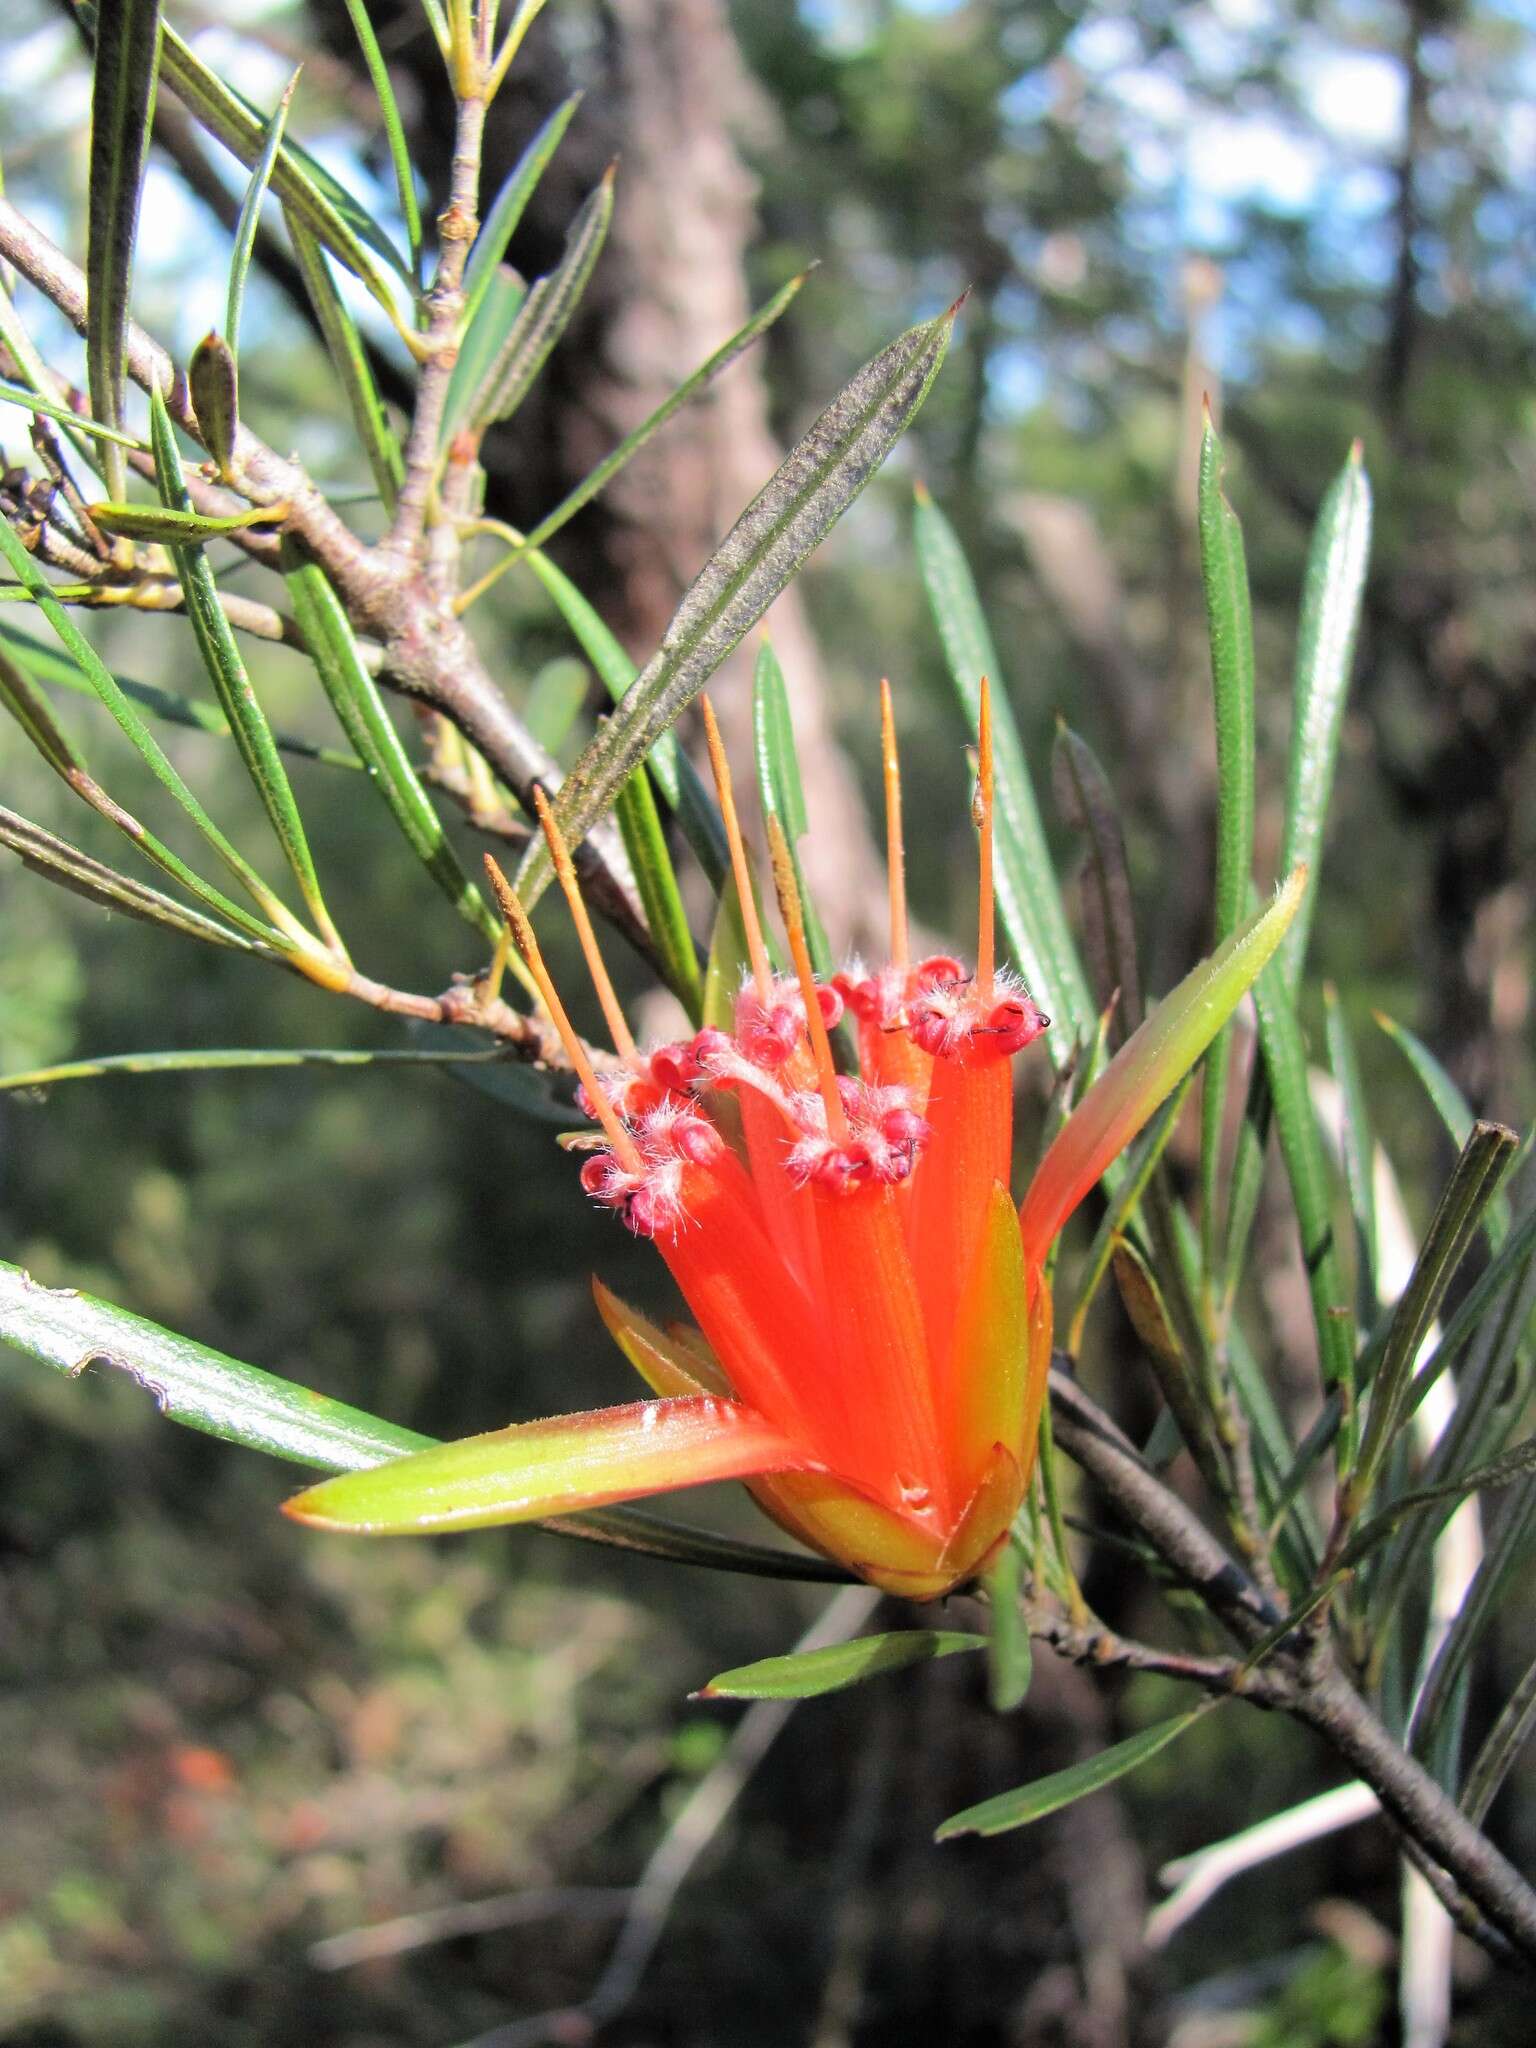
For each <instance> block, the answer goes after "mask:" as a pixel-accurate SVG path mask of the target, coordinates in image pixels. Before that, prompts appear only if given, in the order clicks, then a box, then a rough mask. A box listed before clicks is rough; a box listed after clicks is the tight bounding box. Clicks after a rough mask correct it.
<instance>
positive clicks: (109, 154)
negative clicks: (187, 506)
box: [85, 0, 160, 498]
mask: <svg viewBox="0 0 1536 2048" xmlns="http://www.w3.org/2000/svg"><path fill="white" fill-rule="evenodd" d="M159 60H160V0H116V4H115V5H113V6H110V7H108V8H106V9H105V11H104V13H103V14H102V15H101V16H100V17H99V18H98V20H97V24H96V49H95V62H94V64H93V66H92V70H91V158H90V192H89V205H88V210H87V230H86V244H85V276H86V284H87V296H86V329H85V367H86V379H87V382H88V383H89V385H90V392H91V411H92V412H93V413H94V414H95V415H96V417H97V419H99V420H100V421H101V423H102V425H103V426H107V427H116V428H119V429H121V427H122V425H123V404H124V399H125V397H126V395H127V387H128V370H127V364H126V360H125V350H126V348H127V340H128V293H129V287H130V284H131V281H132V277H133V249H134V242H135V240H136V239H137V236H138V227H139V199H140V195H141V194H142V192H143V189H144V167H145V164H146V162H147V160H148V157H149V130H150V123H151V121H152V120H153V118H154V106H155V79H156V73H157V71H158V69H159ZM104 466H105V470H106V475H107V480H108V488H109V490H110V491H111V494H112V496H113V497H114V498H120V497H121V496H122V495H123V483H124V480H125V478H126V475H127V471H126V467H125V464H124V462H123V457H122V453H121V451H120V449H119V448H118V447H117V446H116V445H115V444H114V443H112V442H108V443H107V445H106V460H105V465H104Z"/></svg>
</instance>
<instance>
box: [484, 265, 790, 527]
mask: <svg viewBox="0 0 1536 2048" xmlns="http://www.w3.org/2000/svg"><path fill="white" fill-rule="evenodd" d="M808 275H809V273H808V272H805V271H802V272H801V274H800V276H798V277H792V278H791V279H790V281H789V283H788V284H786V285H783V286H781V287H780V289H779V290H778V291H776V292H775V293H774V295H773V297H772V298H771V299H770V300H769V301H768V303H767V304H766V305H765V306H763V307H761V308H760V309H759V310H758V311H757V312H756V313H754V314H753V315H752V318H751V319H750V320H749V321H748V322H747V323H746V325H745V326H744V327H740V328H738V329H737V331H736V332H735V333H734V334H733V335H732V336H731V338H730V340H729V341H727V342H723V343H722V344H721V346H720V347H719V348H717V349H716V350H715V352H714V354H713V355H712V356H709V357H708V358H707V359H706V360H705V361H704V362H702V363H700V365H699V367H698V368H697V369H696V370H695V371H694V372H693V373H692V375H691V376H688V377H685V378H684V379H683V381H682V383H681V384H679V385H678V387H677V389H676V390H675V391H674V392H673V393H672V394H671V396H670V397H668V398H665V399H663V400H662V402H661V404H660V405H658V406H657V408H656V410H655V411H654V412H653V413H652V414H651V415H650V417H649V418H648V419H644V420H642V421H641V422H640V425H639V426H638V427H636V428H635V430H634V432H633V433H632V434H626V435H625V437H624V439H623V440H622V441H621V442H620V443H619V445H618V447H617V448H615V449H614V451H613V453H612V454H611V455H605V456H604V457H603V459H602V461H601V462H600V463H598V465H597V466H596V468H595V469H591V470H588V472H587V474H586V475H585V476H584V477H583V478H582V480H581V482H580V483H579V484H578V485H577V486H576V488H575V489H574V490H573V491H570V492H568V493H567V494H566V496H565V497H563V498H562V499H561V500H560V503H559V504H558V505H557V506H556V507H555V509H554V511H553V512H550V513H548V514H546V516H545V517H544V518H543V519H541V520H540V521H539V523H538V525H537V526H536V527H535V528H534V529H533V531H532V533H530V534H529V535H528V538H527V539H526V541H525V542H524V543H523V545H524V546H525V547H530V548H537V547H542V546H543V545H544V543H545V541H547V540H549V539H551V538H552V537H553V536H554V535H555V534H557V533H558V532H559V531H560V529H561V527H562V526H565V525H567V524H568V523H569V521H570V520H572V519H574V518H575V516H576V514H577V513H578V512H579V511H580V510H581V508H582V507H583V505H587V504H590V503H591V501H592V499H594V498H595V497H596V496H597V494H598V492H599V491H601V490H602V489H603V488H604V487H605V486H606V485H607V484H610V483H611V482H612V481H613V479H614V478H615V477H616V476H617V475H618V473H619V471H620V470H621V469H622V468H623V467H624V465H625V463H627V462H628V461H629V460H630V459H631V458H632V457H633V456H635V455H638V454H639V452H640V450H641V449H642V448H643V447H644V446H645V445H646V443H647V442H648V441H650V440H651V439H652V438H653V437H654V436H655V435H656V434H658V433H659V432H660V431H661V429H662V428H663V427H664V426H665V425H666V423H667V421H668V420H669V419H671V417H672V415H673V414H674V413H676V412H680V411H681V410H682V408H683V407H684V406H685V405H690V404H692V402H693V400H694V399H696V398H697V397H698V396H699V395H700V393H701V392H703V391H704V390H706V389H707V388H708V386H709V385H711V384H712V383H713V382H714V380H715V379H716V377H718V376H719V375H720V373H721V371H722V370H725V369H728V368H729V367H730V365H731V364H732V363H734V362H735V361H736V359H737V357H738V356H740V355H743V354H745V352H746V351H747V350H748V349H749V348H750V347H751V346H752V344H753V342H755V341H756V340H757V339H758V337H759V336H760V335H762V334H765V333H766V332H767V330H768V329H769V328H770V327H771V326H772V325H773V323H774V321H775V320H777V319H778V317H779V315H780V314H781V313H782V312H783V311H784V309H785V307H786V306H788V305H789V303H790V301H791V300H792V299H793V298H794V296H795V294H796V293H797V292H798V291H799V289H800V287H801V285H803V284H804V283H805V280H806V277H807V276H808Z"/></svg>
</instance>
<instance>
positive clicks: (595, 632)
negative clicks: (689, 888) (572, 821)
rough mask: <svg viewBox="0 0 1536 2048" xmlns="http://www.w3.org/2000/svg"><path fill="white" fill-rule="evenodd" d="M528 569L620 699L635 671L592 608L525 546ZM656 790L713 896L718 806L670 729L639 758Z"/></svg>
mask: <svg viewBox="0 0 1536 2048" xmlns="http://www.w3.org/2000/svg"><path fill="white" fill-rule="evenodd" d="M524 559H525V560H526V562H527V564H528V567H529V568H530V569H531V570H532V571H533V573H534V575H535V576H536V577H537V578H538V580H539V582H540V583H541V584H542V585H543V586H544V589H545V590H546V591H547V592H548V594H549V596H550V597H551V598H552V599H553V601H554V604H555V608H556V609H557V610H558V612H559V613H560V615H561V617H562V618H563V619H564V620H565V623H566V625H567V626H568V627H569V628H570V631H571V635H572V638H573V639H574V640H575V641H576V644H577V645H578V646H579V647H580V648H581V650H582V652H583V653H584V654H585V655H586V657H587V659H588V661H590V662H591V664H592V666H593V668H594V669H595V670H596V671H597V679H598V681H599V682H600V683H601V684H602V685H603V688H604V689H605V690H606V691H607V692H608V694H609V696H610V697H612V698H613V700H614V702H615V703H616V704H617V703H620V702H622V700H623V698H624V697H625V696H626V695H627V693H628V692H629V691H630V690H631V689H632V688H633V687H634V683H635V678H636V676H637V674H638V670H637V669H636V667H635V664H634V663H633V662H632V661H631V660H630V658H629V656H628V655H627V654H626V653H625V652H624V649H623V648H622V647H621V646H620V645H619V643H618V641H617V640H616V639H615V638H614V636H613V634H612V633H610V632H609V630H608V628H607V627H606V626H605V625H604V624H603V621H602V620H601V619H600V618H599V617H598V615H597V613H596V612H595V611H594V610H593V608H592V606H591V605H590V604H588V602H587V600H586V599H585V598H584V597H583V596H582V594H581V592H580V591H579V590H578V589H577V588H576V586H575V584H574V583H573V582H572V581H571V579H570V577H569V576H567V575H566V574H565V573H564V571H563V570H561V569H557V568H556V567H555V565H554V563H553V562H552V561H551V560H550V559H549V557H548V556H547V555H545V554H541V553H540V552H539V551H538V550H537V549H530V550H529V552H528V554H527V555H526V556H525V557H524ZM645 760H646V766H647V767H648V768H649V770H650V772H651V774H652V775H653V776H654V778H655V781H656V786H657V788H658V789H659V790H660V791H661V793H662V795H663V796H664V797H665V798H666V800H667V804H668V806H669V808H670V809H671V811H672V813H673V815H674V816H675V817H676V819H677V821H678V823H679V824H680V825H681V826H682V828H683V834H684V837H685V838H686V839H687V841H688V844H689V846H690V847H691V848H692V849H693V856H694V859H695V860H697V862H698V863H699V865H700V867H701V868H703V870H704V873H705V876H706V878H707V879H708V881H709V883H710V885H711V887H712V888H713V889H714V890H715V892H716V894H718V893H719V892H720V890H721V889H722V888H724V886H725V882H726V878H727V876H728V875H729V873H730V855H729V853H728V852H727V850H726V844H725V826H724V824H723V823H722V821H721V817H720V810H719V806H718V805H717V804H716V803H715V800H714V798H713V797H712V796H711V795H710V794H709V791H708V790H707V789H706V788H705V787H704V784H703V783H702V781H701V780H700V779H699V776H698V773H697V771H696V770H695V768H694V766H693V763H692V762H691V761H690V760H689V759H688V756H687V755H686V754H685V753H684V752H683V750H682V748H681V747H680V746H679V745H678V743H677V735H676V734H675V733H672V732H662V733H660V734H658V736H657V738H656V741H655V744H654V745H653V746H652V748H651V750H650V752H649V753H648V754H647V755H646V757H645Z"/></svg>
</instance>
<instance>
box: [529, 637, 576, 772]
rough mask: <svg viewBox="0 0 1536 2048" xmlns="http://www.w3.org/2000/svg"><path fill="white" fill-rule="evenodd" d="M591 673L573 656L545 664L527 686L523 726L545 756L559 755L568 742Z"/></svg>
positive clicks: (561, 657)
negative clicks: (542, 749)
mask: <svg viewBox="0 0 1536 2048" xmlns="http://www.w3.org/2000/svg"><path fill="white" fill-rule="evenodd" d="M591 679H592V678H591V672H590V670H589V669H588V667H587V665H586V663H585V662H584V661H578V660H577V659H576V657H575V655H574V654H557V655H556V656H555V658H554V660H553V661H546V662H545V664H544V666H543V667H542V668H541V669H540V670H539V671H538V673H537V674H536V675H535V676H534V678H533V680H532V681H531V682H530V683H529V685H528V694H527V695H526V696H525V697H524V699H523V702H522V715H523V723H524V725H526V726H527V728H528V730H529V731H530V732H531V733H532V734H533V736H534V738H535V739H536V740H537V741H538V743H539V745H540V746H541V747H543V748H544V749H545V751H546V752H547V753H550V754H558V753H559V751H560V749H561V748H562V747H563V746H564V745H565V743H566V741H567V740H568V739H569V738H570V736H571V732H572V729H573V728H574V726H575V724H576V721H577V719H578V718H580V716H581V709H582V706H583V705H584V704H585V703H586V701H587V686H588V684H589V683H590V682H591Z"/></svg>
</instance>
